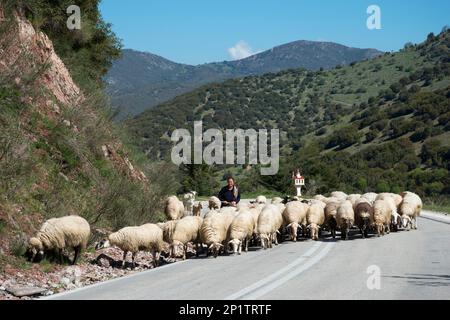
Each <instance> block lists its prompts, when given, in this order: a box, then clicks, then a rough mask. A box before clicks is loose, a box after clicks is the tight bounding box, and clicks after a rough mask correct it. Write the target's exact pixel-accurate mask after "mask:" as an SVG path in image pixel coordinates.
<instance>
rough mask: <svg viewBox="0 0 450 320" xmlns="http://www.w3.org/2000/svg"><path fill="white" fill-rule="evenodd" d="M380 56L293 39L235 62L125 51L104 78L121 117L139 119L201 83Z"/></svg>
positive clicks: (347, 62) (333, 44)
mask: <svg viewBox="0 0 450 320" xmlns="http://www.w3.org/2000/svg"><path fill="white" fill-rule="evenodd" d="M380 54H381V52H380V51H378V50H375V49H357V48H350V47H346V46H344V45H340V44H336V43H332V42H315V41H305V40H300V41H295V42H291V43H288V44H284V45H281V46H277V47H274V48H273V49H270V50H267V51H264V52H261V53H258V54H255V55H253V56H251V57H248V58H245V59H241V60H236V61H224V62H214V63H207V64H203V65H198V66H192V65H186V64H181V63H176V62H173V61H170V60H168V59H165V58H163V57H160V56H158V55H155V54H151V53H145V52H139V51H135V50H131V49H125V50H123V55H122V58H121V59H119V60H117V61H115V62H114V64H113V67H112V68H111V69H110V71H109V73H108V74H107V76H106V78H105V80H106V82H107V84H108V86H107V92H108V94H109V96H110V97H111V102H112V104H113V106H115V107H116V108H117V109H118V110H119V116H118V118H119V119H120V118H124V117H125V116H126V115H131V116H133V115H136V114H139V113H141V112H142V111H144V110H146V109H149V108H151V107H154V106H156V105H158V104H160V103H163V102H166V101H168V100H170V99H172V98H174V97H176V96H178V95H180V94H183V93H186V92H189V91H192V90H194V89H196V88H198V87H200V86H202V85H205V84H208V83H214V82H221V81H224V80H227V79H231V78H237V77H243V76H249V75H262V74H265V73H275V72H280V71H283V70H288V69H296V68H305V69H308V70H319V69H320V68H323V69H330V68H333V67H335V66H337V65H346V64H350V63H351V62H355V61H361V60H366V59H372V58H374V57H376V56H378V55H380Z"/></svg>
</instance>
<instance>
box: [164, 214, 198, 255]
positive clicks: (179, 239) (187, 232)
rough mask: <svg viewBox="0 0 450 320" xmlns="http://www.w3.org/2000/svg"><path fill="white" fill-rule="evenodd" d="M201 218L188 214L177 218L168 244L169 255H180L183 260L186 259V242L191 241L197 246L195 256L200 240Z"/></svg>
mask: <svg viewBox="0 0 450 320" xmlns="http://www.w3.org/2000/svg"><path fill="white" fill-rule="evenodd" d="M202 223H203V219H202V218H201V217H198V216H188V217H184V218H183V219H181V220H179V221H178V223H177V224H176V226H175V230H174V232H173V235H172V239H173V240H172V243H171V245H170V253H171V256H174V257H178V256H180V251H181V255H182V257H183V260H185V259H186V251H187V244H188V243H189V242H193V243H195V244H196V246H197V252H196V254H197V256H198V253H199V244H200V243H201V241H200V228H201V226H202Z"/></svg>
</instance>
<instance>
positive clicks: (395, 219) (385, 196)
mask: <svg viewBox="0 0 450 320" xmlns="http://www.w3.org/2000/svg"><path fill="white" fill-rule="evenodd" d="M396 199H397V201H396ZM377 200H385V201H386V202H387V203H388V205H389V208H390V211H391V220H390V222H389V223H390V225H391V226H392V228H393V229H394V230H395V231H397V230H398V228H399V226H400V225H401V218H400V215H399V214H398V212H397V203H398V202H399V201H398V198H397V197H396V194H393V193H380V194H379V195H378V197H377ZM389 230H390V228H389Z"/></svg>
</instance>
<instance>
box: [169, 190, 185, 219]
mask: <svg viewBox="0 0 450 320" xmlns="http://www.w3.org/2000/svg"><path fill="white" fill-rule="evenodd" d="M164 212H165V214H166V217H167V219H169V220H179V219H181V218H183V216H184V205H183V202H181V201H180V200H179V199H178V198H177V197H176V196H171V197H168V198H167V200H166V207H165V210H164Z"/></svg>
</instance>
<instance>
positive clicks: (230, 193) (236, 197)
mask: <svg viewBox="0 0 450 320" xmlns="http://www.w3.org/2000/svg"><path fill="white" fill-rule="evenodd" d="M218 198H219V200H220V201H222V202H223V201H227V202H233V201H234V202H236V203H239V201H241V191H240V190H239V188H238V187H236V186H235V187H234V188H233V189H232V190H229V189H228V186H225V187H223V188H222V190H220V192H219V195H218Z"/></svg>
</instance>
